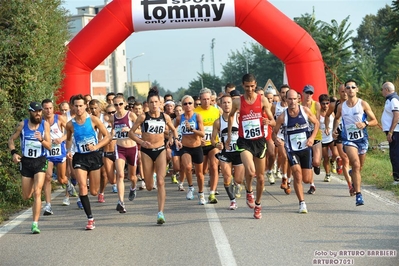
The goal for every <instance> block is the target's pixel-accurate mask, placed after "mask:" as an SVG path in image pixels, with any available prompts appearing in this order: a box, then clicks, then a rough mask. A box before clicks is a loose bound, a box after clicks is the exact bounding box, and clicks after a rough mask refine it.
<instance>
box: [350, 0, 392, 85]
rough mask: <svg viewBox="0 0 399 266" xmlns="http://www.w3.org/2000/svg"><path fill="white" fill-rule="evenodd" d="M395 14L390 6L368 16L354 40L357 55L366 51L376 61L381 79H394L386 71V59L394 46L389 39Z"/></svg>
mask: <svg viewBox="0 0 399 266" xmlns="http://www.w3.org/2000/svg"><path fill="white" fill-rule="evenodd" d="M392 17H393V12H392V9H391V7H390V6H388V5H386V6H385V7H384V8H381V9H379V10H378V12H377V15H367V16H365V17H364V18H363V21H362V23H361V25H360V26H359V28H358V29H357V36H356V37H354V38H353V47H354V50H355V53H359V51H360V49H364V51H365V52H367V54H368V55H370V56H372V57H374V58H375V59H376V65H377V68H378V69H379V70H381V71H380V74H379V75H380V76H379V77H380V78H383V79H392V77H389V76H388V75H387V72H386V70H385V69H384V61H385V57H386V56H387V55H388V54H389V53H390V52H391V50H392V49H393V47H394V46H393V45H392V44H391V43H390V40H389V39H388V37H387V36H388V35H389V32H390V30H391V26H390V21H392Z"/></svg>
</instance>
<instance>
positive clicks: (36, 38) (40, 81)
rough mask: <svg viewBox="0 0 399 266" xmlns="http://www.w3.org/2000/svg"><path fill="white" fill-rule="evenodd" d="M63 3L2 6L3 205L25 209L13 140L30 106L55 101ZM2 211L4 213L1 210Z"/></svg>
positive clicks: (18, 1) (64, 31) (64, 28)
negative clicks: (12, 154)
mask: <svg viewBox="0 0 399 266" xmlns="http://www.w3.org/2000/svg"><path fill="white" fill-rule="evenodd" d="M61 3H62V2H61V0H41V1H25V0H13V1H1V4H0V99H1V101H0V102H1V105H0V112H1V113H2V114H8V115H9V116H11V118H10V117H7V119H3V121H1V124H2V130H1V131H0V140H1V141H0V160H1V162H0V204H2V203H3V202H13V203H14V204H17V205H19V204H22V201H21V193H20V185H19V184H20V183H19V182H20V178H19V176H20V175H19V174H17V172H16V168H17V167H16V166H15V165H12V164H11V157H10V155H9V151H8V147H7V140H8V138H9V136H10V135H11V133H12V130H13V129H14V128H15V125H16V124H17V121H21V120H22V119H23V118H24V117H26V116H27V113H28V110H27V106H28V103H29V102H30V101H41V100H43V99H44V98H54V94H55V92H56V91H57V90H58V89H59V88H60V86H61V82H62V79H63V75H62V69H63V67H64V61H65V54H66V53H65V52H66V47H65V42H66V40H68V39H69V34H68V25H67V16H66V15H67V12H66V10H65V9H63V8H62V7H61ZM0 209H2V208H1V207H0Z"/></svg>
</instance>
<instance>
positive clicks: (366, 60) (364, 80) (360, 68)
mask: <svg viewBox="0 0 399 266" xmlns="http://www.w3.org/2000/svg"><path fill="white" fill-rule="evenodd" d="M354 59H355V60H354V61H355V62H356V64H354V65H353V69H352V70H351V71H350V72H348V75H347V76H346V77H345V80H346V79H349V78H354V79H355V80H356V81H357V83H358V84H361V90H360V91H359V95H360V97H362V98H364V99H365V100H370V101H371V100H373V101H374V100H375V99H382V98H381V92H380V90H379V88H380V85H379V84H381V82H380V80H379V78H378V76H379V72H378V68H377V64H376V59H375V57H373V56H371V55H370V54H368V53H367V52H366V51H365V50H363V49H360V50H359V51H358V53H356V54H355V55H354Z"/></svg>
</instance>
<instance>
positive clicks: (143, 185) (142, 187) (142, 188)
mask: <svg viewBox="0 0 399 266" xmlns="http://www.w3.org/2000/svg"><path fill="white" fill-rule="evenodd" d="M144 189H146V186H145V182H144V180H141V184H140V186H139V190H144Z"/></svg>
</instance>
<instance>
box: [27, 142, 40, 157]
mask: <svg viewBox="0 0 399 266" xmlns="http://www.w3.org/2000/svg"><path fill="white" fill-rule="evenodd" d="M41 155H42V144H41V143H40V142H39V141H36V140H31V139H26V140H25V149H24V157H29V158H38V157H40V156H41Z"/></svg>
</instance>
